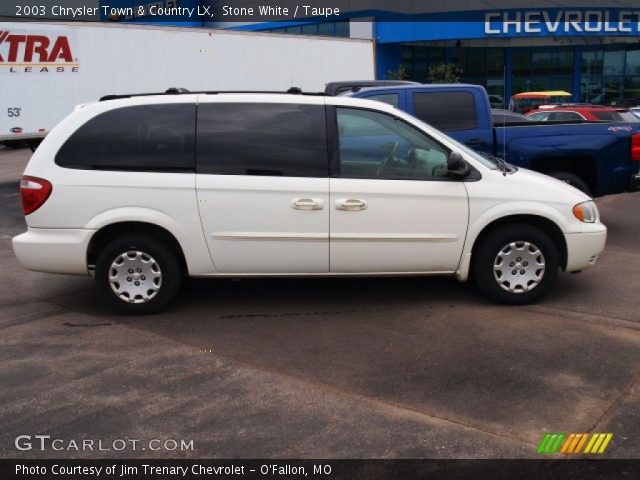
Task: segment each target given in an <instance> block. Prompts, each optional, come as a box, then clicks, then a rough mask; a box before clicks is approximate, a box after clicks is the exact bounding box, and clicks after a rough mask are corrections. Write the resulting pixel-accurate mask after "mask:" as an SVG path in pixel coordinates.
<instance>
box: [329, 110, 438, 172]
mask: <svg viewBox="0 0 640 480" xmlns="http://www.w3.org/2000/svg"><path fill="white" fill-rule="evenodd" d="M336 110H337V120H338V138H339V149H340V176H341V177H346V178H380V179H396V180H401V179H405V180H412V179H413V180H425V179H438V178H440V179H444V178H448V177H447V158H448V156H449V153H450V152H449V150H447V149H446V148H444V147H443V146H442V145H440V144H439V143H437V142H435V141H434V140H432V139H431V138H429V137H428V136H427V135H425V134H424V133H422V132H421V131H419V130H417V129H416V128H414V127H412V126H410V125H409V124H407V123H405V122H404V121H402V120H398V119H395V118H394V117H393V116H391V115H387V114H385V113H380V112H374V111H371V110H358V109H352V108H337V109H336Z"/></svg>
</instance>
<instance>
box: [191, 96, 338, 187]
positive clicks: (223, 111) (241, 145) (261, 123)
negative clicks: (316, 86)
mask: <svg viewBox="0 0 640 480" xmlns="http://www.w3.org/2000/svg"><path fill="white" fill-rule="evenodd" d="M197 137H198V139H197V151H198V162H197V171H198V173H209V174H218V175H267V176H285V177H327V176H328V175H329V161H328V157H327V135H326V119H325V113H324V106H323V105H297V104H280V103H277V104H275V103H204V104H200V105H199V107H198V134H197Z"/></svg>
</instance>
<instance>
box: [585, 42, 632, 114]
mask: <svg viewBox="0 0 640 480" xmlns="http://www.w3.org/2000/svg"><path fill="white" fill-rule="evenodd" d="M632 48H633V49H627V50H624V49H623V47H621V46H612V47H585V48H584V49H583V51H582V69H581V76H580V101H581V102H589V103H603V104H608V103H610V102H611V101H612V100H613V99H616V98H631V99H640V88H639V86H640V50H638V49H637V47H632Z"/></svg>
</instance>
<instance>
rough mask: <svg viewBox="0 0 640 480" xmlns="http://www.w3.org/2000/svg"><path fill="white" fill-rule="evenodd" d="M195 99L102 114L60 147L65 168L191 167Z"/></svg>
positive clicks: (167, 169)
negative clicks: (187, 101) (190, 102)
mask: <svg viewBox="0 0 640 480" xmlns="http://www.w3.org/2000/svg"><path fill="white" fill-rule="evenodd" d="M195 120H196V106H195V104H163V105H139V106H134V107H125V108H118V109H116V110H110V111H108V112H105V113H102V114H100V115H98V116H96V117H94V118H92V119H91V120H89V121H88V122H87V123H85V124H84V125H83V126H81V127H80V128H79V129H78V130H76V132H75V133H73V135H71V137H69V139H68V140H67V141H66V142H65V144H64V145H63V146H62V147H61V148H60V150H59V151H58V154H57V155H56V163H57V164H58V165H60V166H62V167H68V168H80V169H95V170H126V171H165V172H193V171H194V170H195V137H196V136H195Z"/></svg>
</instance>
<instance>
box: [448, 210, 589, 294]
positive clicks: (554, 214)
mask: <svg viewBox="0 0 640 480" xmlns="http://www.w3.org/2000/svg"><path fill="white" fill-rule="evenodd" d="M476 208H477V207H476ZM476 215H478V214H477V212H474V206H473V204H472V205H470V212H469V217H470V222H469V229H468V230H467V237H466V239H465V242H464V248H463V250H462V255H461V257H460V263H459V264H458V269H457V270H456V273H455V276H456V278H457V279H458V281H460V282H464V281H466V280H467V279H468V278H469V269H470V266H471V250H472V249H473V246H474V245H475V242H476V240H477V239H478V236H479V235H480V233H481V232H482V231H483V230H484V229H485V228H486V227H487V226H488V225H490V224H491V223H493V222H495V221H496V220H500V219H502V218H506V217H510V216H522V215H531V216H536V217H541V218H544V219H545V220H549V221H551V222H553V223H554V224H555V225H557V226H558V227H559V228H560V230H561V231H562V233H564V234H567V233H579V232H580V231H581V230H580V225H577V224H576V225H574V224H573V223H571V222H567V219H566V218H565V217H564V216H563V215H562V214H561V213H560V212H558V211H557V210H556V209H554V208H552V207H550V206H548V205H544V204H541V203H535V202H529V201H514V202H508V203H495V204H493V205H492V206H490V207H489V208H487V209H486V210H484V211H483V212H481V213H480V214H479V216H477V217H476ZM473 217H476V219H475V220H471V219H472V218H473Z"/></svg>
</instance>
